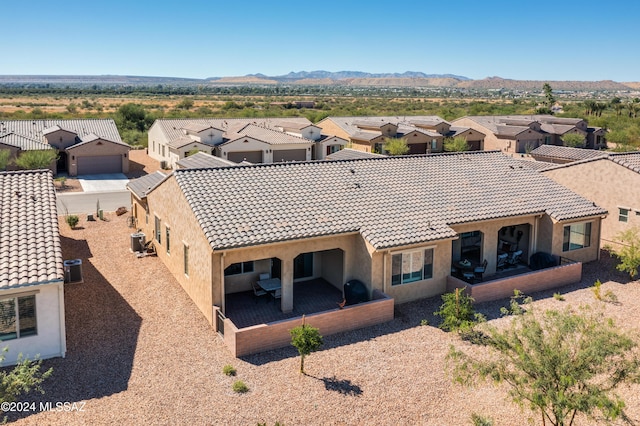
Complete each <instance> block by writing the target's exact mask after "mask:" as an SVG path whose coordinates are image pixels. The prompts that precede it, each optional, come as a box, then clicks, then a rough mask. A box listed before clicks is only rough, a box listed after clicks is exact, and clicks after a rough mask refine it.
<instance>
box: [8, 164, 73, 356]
mask: <svg viewBox="0 0 640 426" xmlns="http://www.w3.org/2000/svg"><path fill="white" fill-rule="evenodd" d="M0 215H1V217H0V340H1V342H0V345H1V346H2V347H3V348H4V347H8V352H7V353H6V358H5V361H4V362H3V364H6V363H8V364H13V363H15V362H16V360H17V359H18V355H19V354H23V355H24V356H25V357H27V358H29V359H33V358H34V357H36V356H40V358H52V357H60V356H62V357H64V356H65V353H66V336H65V313H64V278H65V276H64V273H65V272H64V262H63V259H62V249H61V246H60V234H59V230H58V215H57V209H56V193H55V189H54V186H53V175H52V173H51V171H50V170H33V171H13V172H0Z"/></svg>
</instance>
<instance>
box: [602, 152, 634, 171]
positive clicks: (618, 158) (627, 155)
mask: <svg viewBox="0 0 640 426" xmlns="http://www.w3.org/2000/svg"><path fill="white" fill-rule="evenodd" d="M608 158H609V159H610V160H611V161H613V162H614V163H617V164H620V165H622V166H625V167H626V168H628V169H631V170H633V171H634V172H636V173H640V152H620V153H610V154H609V156H608Z"/></svg>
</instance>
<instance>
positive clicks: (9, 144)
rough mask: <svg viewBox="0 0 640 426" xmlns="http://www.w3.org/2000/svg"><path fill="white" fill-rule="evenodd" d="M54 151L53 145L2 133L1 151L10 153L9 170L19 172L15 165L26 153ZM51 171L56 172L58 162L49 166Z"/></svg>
mask: <svg viewBox="0 0 640 426" xmlns="http://www.w3.org/2000/svg"><path fill="white" fill-rule="evenodd" d="M52 149H54V148H53V147H52V146H51V145H49V144H46V143H42V142H40V141H38V140H36V139H32V138H29V137H26V136H23V135H20V134H17V133H14V132H9V133H5V134H2V133H1V131H0V150H8V151H9V164H7V170H18V166H16V165H15V164H14V161H15V159H16V158H17V157H18V155H20V153H22V152H25V151H46V150H52ZM49 170H51V171H52V172H54V173H55V172H56V161H53V162H52V163H51V165H50V166H49Z"/></svg>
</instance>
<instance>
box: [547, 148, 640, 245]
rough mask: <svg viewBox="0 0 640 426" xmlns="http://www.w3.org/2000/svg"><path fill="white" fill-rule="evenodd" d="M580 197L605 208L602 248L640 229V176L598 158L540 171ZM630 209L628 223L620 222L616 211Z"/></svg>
mask: <svg viewBox="0 0 640 426" xmlns="http://www.w3.org/2000/svg"><path fill="white" fill-rule="evenodd" d="M542 173H543V174H545V175H546V176H548V177H550V178H551V179H553V180H555V181H556V182H558V183H560V184H561V185H564V186H566V187H567V188H569V189H571V190H572V191H574V192H577V193H578V194H580V195H582V196H583V197H585V198H587V199H589V200H591V201H593V202H595V203H596V204H597V205H599V206H600V207H603V208H605V209H607V211H608V212H609V214H608V215H607V217H606V218H605V219H604V220H603V221H602V237H601V245H603V246H604V245H613V244H614V242H615V241H616V238H615V236H616V234H618V233H619V232H622V231H625V230H627V229H630V228H632V227H639V228H640V214H638V213H637V212H640V173H636V172H634V171H632V170H629V169H627V168H626V167H624V166H621V165H619V164H616V163H614V162H612V161H610V160H606V159H600V160H596V161H589V162H587V163H582V164H574V165H572V166H570V167H562V168H558V169H554V170H548V171H544V172H542ZM620 207H624V208H629V209H631V211H630V212H629V218H628V221H627V222H620V221H619V219H618V217H619V208H620Z"/></svg>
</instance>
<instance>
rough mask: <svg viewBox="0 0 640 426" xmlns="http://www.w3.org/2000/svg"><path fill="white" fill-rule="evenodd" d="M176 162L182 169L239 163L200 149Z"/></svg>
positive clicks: (229, 165)
mask: <svg viewBox="0 0 640 426" xmlns="http://www.w3.org/2000/svg"><path fill="white" fill-rule="evenodd" d="M192 142H193V141H192ZM176 164H177V165H178V166H179V167H180V168H182V169H206V168H210V167H231V166H237V165H238V163H234V162H233V161H229V160H225V159H224V158H220V157H215V156H213V155H211V154H207V153H206V152H202V151H198V152H196V153H195V154H193V155H190V156H188V157H185V158H182V159H180V160H178V162H177V163H176ZM247 164H251V163H247Z"/></svg>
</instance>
